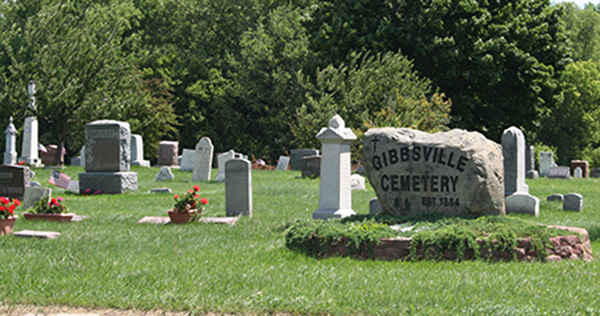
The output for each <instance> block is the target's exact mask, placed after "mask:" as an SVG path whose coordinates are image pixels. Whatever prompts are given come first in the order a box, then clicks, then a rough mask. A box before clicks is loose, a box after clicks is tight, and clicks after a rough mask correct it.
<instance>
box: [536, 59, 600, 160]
mask: <svg viewBox="0 0 600 316" xmlns="http://www.w3.org/2000/svg"><path fill="white" fill-rule="evenodd" d="M561 86H562V91H563V101H562V102H561V103H560V105H559V107H558V108H557V109H555V110H554V111H553V112H552V114H551V115H550V116H549V117H548V118H546V119H545V120H544V121H543V122H542V128H541V130H540V132H539V134H538V136H537V138H538V139H539V140H541V141H542V142H543V143H544V144H547V145H552V146H554V147H556V148H557V155H558V157H559V160H558V162H559V163H561V164H569V163H570V161H571V160H573V159H581V158H582V154H583V152H584V151H585V150H586V149H588V148H590V147H591V146H597V145H598V143H599V142H600V131H599V130H598V124H600V64H598V63H594V62H592V61H578V62H574V63H571V64H569V65H568V66H567V68H566V70H565V71H564V72H563V74H562V77H561Z"/></svg>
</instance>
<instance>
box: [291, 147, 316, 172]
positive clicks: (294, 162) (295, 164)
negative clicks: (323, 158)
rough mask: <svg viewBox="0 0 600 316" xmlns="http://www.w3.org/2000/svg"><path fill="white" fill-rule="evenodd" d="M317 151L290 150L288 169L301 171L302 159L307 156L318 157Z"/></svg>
mask: <svg viewBox="0 0 600 316" xmlns="http://www.w3.org/2000/svg"><path fill="white" fill-rule="evenodd" d="M318 155H319V150H318V149H292V150H290V169H291V170H302V158H303V157H307V156H318Z"/></svg>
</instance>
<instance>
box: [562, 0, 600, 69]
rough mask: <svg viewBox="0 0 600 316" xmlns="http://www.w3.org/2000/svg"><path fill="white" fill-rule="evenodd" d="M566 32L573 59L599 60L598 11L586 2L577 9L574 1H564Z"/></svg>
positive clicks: (599, 18) (599, 27) (599, 33)
mask: <svg viewBox="0 0 600 316" xmlns="http://www.w3.org/2000/svg"><path fill="white" fill-rule="evenodd" d="M561 6H563V8H564V10H565V12H566V14H565V16H564V17H563V20H564V21H565V29H566V33H567V35H568V37H569V46H570V47H571V49H572V56H573V59H574V60H575V61H578V60H593V61H600V12H599V11H597V10H596V8H595V7H594V6H593V5H591V4H588V5H587V6H586V7H585V8H584V9H579V8H578V7H577V6H576V5H575V4H574V3H564V4H561Z"/></svg>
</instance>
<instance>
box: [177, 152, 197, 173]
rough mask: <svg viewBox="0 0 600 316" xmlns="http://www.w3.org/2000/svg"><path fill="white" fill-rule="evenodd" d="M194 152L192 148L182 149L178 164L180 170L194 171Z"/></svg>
mask: <svg viewBox="0 0 600 316" xmlns="http://www.w3.org/2000/svg"><path fill="white" fill-rule="evenodd" d="M195 154H196V152H195V151H194V150H193V149H183V153H182V155H181V163H180V164H179V166H180V168H179V170H181V171H189V172H191V171H194V157H195Z"/></svg>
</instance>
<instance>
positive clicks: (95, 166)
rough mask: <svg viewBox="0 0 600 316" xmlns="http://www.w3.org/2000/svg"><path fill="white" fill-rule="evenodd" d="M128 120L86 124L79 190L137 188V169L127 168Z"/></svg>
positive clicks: (83, 191) (80, 191) (110, 191)
mask: <svg viewBox="0 0 600 316" xmlns="http://www.w3.org/2000/svg"><path fill="white" fill-rule="evenodd" d="M130 142H131V130H130V129H129V123H127V122H119V121H113V120H100V121H95V122H92V123H88V124H86V125H85V171H86V172H83V173H80V174H79V193H80V194H86V193H87V192H97V191H100V192H101V193H107V194H121V193H125V192H126V191H137V173H135V172H130V171H129V166H130V164H129V163H130V158H131V156H130V151H131V144H130Z"/></svg>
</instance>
